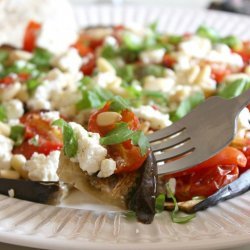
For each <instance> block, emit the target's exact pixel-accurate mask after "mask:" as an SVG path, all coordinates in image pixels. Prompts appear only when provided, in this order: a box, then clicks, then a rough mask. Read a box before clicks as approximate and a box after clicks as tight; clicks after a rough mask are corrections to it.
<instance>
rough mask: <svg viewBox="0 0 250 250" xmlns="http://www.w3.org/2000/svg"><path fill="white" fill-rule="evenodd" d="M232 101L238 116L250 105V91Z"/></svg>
mask: <svg viewBox="0 0 250 250" xmlns="http://www.w3.org/2000/svg"><path fill="white" fill-rule="evenodd" d="M230 101H232V105H233V107H232V108H233V110H234V111H235V112H236V113H237V114H238V113H239V112H240V111H241V110H242V109H243V108H245V107H246V106H247V105H248V104H250V89H248V90H247V91H245V92H244V93H243V94H241V95H239V96H237V97H235V98H233V99H231V100H230Z"/></svg>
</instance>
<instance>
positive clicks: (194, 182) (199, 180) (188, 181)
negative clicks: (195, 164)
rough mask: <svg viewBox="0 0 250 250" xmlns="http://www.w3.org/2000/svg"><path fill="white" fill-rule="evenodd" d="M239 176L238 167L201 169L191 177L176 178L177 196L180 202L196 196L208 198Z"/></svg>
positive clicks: (227, 166)
mask: <svg viewBox="0 0 250 250" xmlns="http://www.w3.org/2000/svg"><path fill="white" fill-rule="evenodd" d="M238 176H239V169H238V167H237V166H236V165H226V166H213V167H208V168H206V169H199V170H197V171H195V172H193V173H192V174H190V175H186V176H180V177H177V178H176V189H175V196H176V198H177V200H178V201H186V200H190V199H192V198H193V197H195V196H205V197H208V196H210V195H212V194H213V193H215V192H216V191H217V190H219V189H220V188H221V187H223V186H225V185H227V184H229V183H231V182H233V181H234V180H236V179H237V178H238Z"/></svg>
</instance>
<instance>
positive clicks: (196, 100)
mask: <svg viewBox="0 0 250 250" xmlns="http://www.w3.org/2000/svg"><path fill="white" fill-rule="evenodd" d="M204 100H205V97H204V95H203V93H201V92H197V93H195V94H193V95H192V96H190V97H188V98H187V99H185V100H184V101H182V102H181V103H180V105H179V107H178V108H177V110H176V111H175V113H174V114H173V115H172V116H171V120H172V121H174V122H175V121H178V120H180V119H181V118H182V117H184V116H185V115H187V114H188V113H189V112H190V111H191V110H192V109H194V108H195V107H196V106H198V105H199V104H200V103H201V102H203V101H204Z"/></svg>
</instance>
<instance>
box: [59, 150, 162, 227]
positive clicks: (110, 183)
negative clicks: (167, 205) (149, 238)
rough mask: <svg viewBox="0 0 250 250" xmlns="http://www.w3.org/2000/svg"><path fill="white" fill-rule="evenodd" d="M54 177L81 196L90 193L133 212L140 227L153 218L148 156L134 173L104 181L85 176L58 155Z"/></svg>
mask: <svg viewBox="0 0 250 250" xmlns="http://www.w3.org/2000/svg"><path fill="white" fill-rule="evenodd" d="M57 174H58V176H59V178H60V180H61V181H63V182H65V183H68V184H70V185H72V186H74V187H75V188H77V189H78V190H80V191H81V192H83V193H84V192H88V193H92V194H93V195H94V196H95V197H97V198H99V199H100V200H102V201H103V202H106V203H107V202H108V203H111V204H115V205H118V206H120V207H122V208H125V209H127V208H129V209H131V210H133V211H135V213H136V216H137V218H138V220H139V221H140V222H142V223H147V224H148V223H151V222H152V220H153V218H154V214H155V197H156V191H157V172H156V163H155V159H154V156H153V154H152V153H150V155H149V156H148V158H147V160H146V161H145V163H144V165H143V166H142V167H141V168H140V169H139V170H138V171H134V172H132V173H126V174H122V175H112V176H110V177H107V178H98V177H97V176H95V175H92V176H89V175H88V174H87V173H86V172H84V171H82V170H81V169H80V167H79V164H78V163H74V162H71V161H70V160H69V158H67V157H66V156H65V155H64V154H63V153H62V154H61V156H60V161H59V167H58V170H57Z"/></svg>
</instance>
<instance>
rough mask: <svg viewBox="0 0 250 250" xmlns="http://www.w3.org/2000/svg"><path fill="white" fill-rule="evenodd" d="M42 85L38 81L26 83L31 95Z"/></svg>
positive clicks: (33, 80)
mask: <svg viewBox="0 0 250 250" xmlns="http://www.w3.org/2000/svg"><path fill="white" fill-rule="evenodd" d="M40 84H41V82H40V81H39V80H38V79H29V80H28V81H27V82H26V86H27V90H28V92H29V93H32V92H34V91H35V90H36V88H37V87H38V86H39V85H40Z"/></svg>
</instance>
